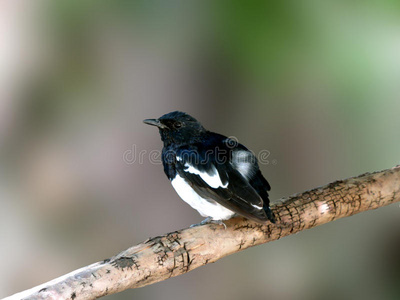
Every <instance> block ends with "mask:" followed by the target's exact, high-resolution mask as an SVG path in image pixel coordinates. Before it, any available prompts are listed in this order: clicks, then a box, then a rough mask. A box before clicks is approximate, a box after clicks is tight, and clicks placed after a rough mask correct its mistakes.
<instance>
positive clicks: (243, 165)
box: [232, 150, 256, 179]
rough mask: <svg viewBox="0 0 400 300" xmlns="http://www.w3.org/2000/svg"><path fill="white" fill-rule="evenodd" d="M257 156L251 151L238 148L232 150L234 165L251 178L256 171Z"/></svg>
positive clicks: (246, 176) (243, 174)
mask: <svg viewBox="0 0 400 300" xmlns="http://www.w3.org/2000/svg"><path fill="white" fill-rule="evenodd" d="M255 162H256V158H255V157H254V155H253V154H252V153H251V152H250V151H245V150H237V151H233V152H232V165H233V167H234V168H235V169H236V170H238V172H239V173H240V174H242V176H243V177H245V178H247V179H250V178H251V177H252V176H253V175H254V174H255V171H256V168H255V167H254V164H255Z"/></svg>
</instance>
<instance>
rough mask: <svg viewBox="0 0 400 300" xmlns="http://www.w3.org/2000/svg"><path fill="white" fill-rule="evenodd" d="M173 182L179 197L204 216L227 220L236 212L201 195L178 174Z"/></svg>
mask: <svg viewBox="0 0 400 300" xmlns="http://www.w3.org/2000/svg"><path fill="white" fill-rule="evenodd" d="M171 184H172V186H173V187H174V189H175V191H176V192H177V193H178V195H179V197H181V198H182V200H183V201H185V202H186V203H187V204H189V205H190V206H191V207H193V208H194V209H196V210H197V211H198V212H199V213H200V215H201V216H203V217H211V218H213V220H227V219H229V218H231V217H232V216H233V215H234V214H235V213H234V212H233V211H231V210H229V209H227V208H225V207H223V206H222V205H220V204H218V203H217V202H215V201H214V200H206V199H204V198H202V197H200V196H199V195H198V194H197V193H196V192H195V191H194V190H193V189H192V187H191V186H190V185H189V184H188V183H187V182H186V181H185V179H183V178H182V177H181V176H179V175H178V174H177V175H176V176H175V178H174V179H172V180H171Z"/></svg>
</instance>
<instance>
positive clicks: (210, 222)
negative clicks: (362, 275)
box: [190, 217, 226, 230]
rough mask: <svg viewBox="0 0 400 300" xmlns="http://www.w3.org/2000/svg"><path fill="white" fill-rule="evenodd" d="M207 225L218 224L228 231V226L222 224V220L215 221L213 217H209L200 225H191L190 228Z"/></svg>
mask: <svg viewBox="0 0 400 300" xmlns="http://www.w3.org/2000/svg"><path fill="white" fill-rule="evenodd" d="M206 224H217V225H222V226H224V227H225V230H226V225H225V223H224V222H222V221H221V220H213V219H212V218H211V217H207V218H205V219H204V220H203V221H201V222H200V223H198V224H192V225H190V228H192V227H197V226H201V225H206Z"/></svg>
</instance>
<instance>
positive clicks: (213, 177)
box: [185, 163, 228, 189]
mask: <svg viewBox="0 0 400 300" xmlns="http://www.w3.org/2000/svg"><path fill="white" fill-rule="evenodd" d="M211 167H212V169H211V172H210V173H211V174H209V173H207V172H201V171H200V170H198V169H196V168H195V167H193V166H192V165H190V164H189V163H185V172H189V173H191V174H196V175H199V176H200V177H201V179H203V180H204V181H205V182H206V183H207V184H208V185H209V186H210V187H212V188H214V189H217V188H220V187H222V188H226V187H227V186H228V182H226V183H225V184H223V183H222V181H221V178H220V177H219V174H218V170H217V168H216V167H215V166H214V165H211Z"/></svg>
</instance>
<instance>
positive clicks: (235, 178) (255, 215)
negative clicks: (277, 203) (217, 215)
mask: <svg viewBox="0 0 400 300" xmlns="http://www.w3.org/2000/svg"><path fill="white" fill-rule="evenodd" d="M218 155H220V157H219V159H216V158H217V156H218ZM223 158H224V154H221V153H219V154H217V153H216V152H215V149H213V148H209V149H207V150H205V149H202V150H199V149H196V150H188V149H185V150H182V151H178V153H177V157H176V160H177V163H176V172H177V174H178V175H179V176H181V177H182V178H183V179H184V180H185V181H186V182H187V183H188V184H189V185H190V186H191V187H192V188H193V189H194V190H195V191H196V192H197V193H198V194H199V195H200V196H201V197H202V198H204V199H212V200H214V201H216V202H218V203H219V204H221V205H222V206H224V207H226V208H228V209H230V210H232V211H234V212H236V213H238V214H240V215H242V216H244V217H246V218H248V219H253V220H255V221H258V222H260V221H261V222H265V221H267V220H268V217H267V215H266V212H265V210H264V208H263V206H264V202H263V199H262V198H261V197H260V195H259V194H258V193H257V191H256V190H255V189H254V188H253V187H252V186H251V184H250V183H249V180H248V179H247V178H246V177H245V176H243V175H242V174H241V172H239V171H240V170H238V169H237V168H236V167H235V165H234V164H233V163H232V161H231V153H226V156H225V159H223ZM257 169H258V168H257Z"/></svg>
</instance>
